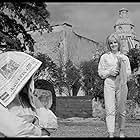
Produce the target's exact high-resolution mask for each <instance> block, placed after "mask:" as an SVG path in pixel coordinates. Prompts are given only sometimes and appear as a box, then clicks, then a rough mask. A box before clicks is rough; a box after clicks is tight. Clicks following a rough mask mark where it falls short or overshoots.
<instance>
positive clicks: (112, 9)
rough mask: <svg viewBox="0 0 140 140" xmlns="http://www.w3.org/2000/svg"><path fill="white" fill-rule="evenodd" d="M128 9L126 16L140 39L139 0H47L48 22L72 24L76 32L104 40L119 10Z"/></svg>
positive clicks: (117, 16) (111, 28)
mask: <svg viewBox="0 0 140 140" xmlns="http://www.w3.org/2000/svg"><path fill="white" fill-rule="evenodd" d="M122 8H127V9H128V17H129V19H130V20H131V21H132V23H133V24H134V26H135V28H134V31H135V32H136V38H138V39H140V2H134V3H133V2H130V3H129V2H87V3H86V2H60V3H59V2H52V3H51V2H48V3H47V9H48V11H49V12H50V21H49V22H50V24H51V25H56V24H63V23H64V22H66V23H69V24H71V25H72V29H73V31H74V32H76V33H77V34H79V35H81V36H84V37H87V38H89V39H92V40H94V41H97V42H99V41H101V42H104V41H105V39H106V37H107V36H108V35H109V34H110V33H113V32H114V25H115V23H116V21H117V19H119V12H118V11H119V10H120V9H122Z"/></svg>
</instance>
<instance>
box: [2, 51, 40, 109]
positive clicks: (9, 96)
mask: <svg viewBox="0 0 140 140" xmlns="http://www.w3.org/2000/svg"><path fill="white" fill-rule="evenodd" d="M41 63H42V62H41V61H39V60H37V59H35V58H34V57H32V56H30V55H28V54H26V53H24V52H16V51H10V52H5V53H2V54H0V103H1V104H3V105H4V106H5V107H6V106H7V105H8V104H10V103H11V102H12V101H13V99H14V98H15V96H16V95H17V94H18V92H19V91H20V90H21V89H22V88H23V87H24V85H25V84H26V82H27V81H28V80H29V79H30V78H31V76H32V75H33V74H34V72H35V71H36V70H37V69H38V68H39V67H40V65H41Z"/></svg>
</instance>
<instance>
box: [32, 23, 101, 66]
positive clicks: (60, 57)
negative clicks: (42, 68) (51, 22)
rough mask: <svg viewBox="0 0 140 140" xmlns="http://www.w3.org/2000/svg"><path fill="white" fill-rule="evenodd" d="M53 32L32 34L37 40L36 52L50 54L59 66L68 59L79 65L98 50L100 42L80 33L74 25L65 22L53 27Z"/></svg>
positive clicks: (89, 58)
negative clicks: (75, 29)
mask: <svg viewBox="0 0 140 140" xmlns="http://www.w3.org/2000/svg"><path fill="white" fill-rule="evenodd" d="M52 28H53V30H52V32H50V33H48V32H47V31H44V32H43V33H42V35H40V33H39V32H37V31H36V32H31V33H30V34H31V35H32V37H33V38H34V40H35V41H36V43H35V47H34V49H35V52H41V53H46V54H48V55H49V56H50V57H51V58H52V60H53V61H54V62H55V63H56V64H57V65H58V66H64V65H65V64H66V62H67V61H68V60H71V61H72V62H73V64H74V65H75V66H77V67H79V65H80V63H81V62H83V61H89V60H91V59H92V58H93V55H95V53H96V52H97V50H98V45H99V43H98V42H96V41H94V40H91V39H88V38H86V37H83V36H80V35H78V34H77V33H76V32H75V31H73V28H72V25H70V24H67V23H64V24H59V25H55V26H53V27H52Z"/></svg>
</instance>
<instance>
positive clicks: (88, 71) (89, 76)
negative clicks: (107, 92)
mask: <svg viewBox="0 0 140 140" xmlns="http://www.w3.org/2000/svg"><path fill="white" fill-rule="evenodd" d="M99 59H100V57H95V58H94V59H93V60H90V61H87V62H83V63H81V67H80V68H81V70H82V74H83V76H84V79H83V82H84V89H85V90H86V93H87V95H91V96H93V97H95V98H97V97H98V98H100V99H103V80H102V79H101V78H100V77H99V75H98V62H99Z"/></svg>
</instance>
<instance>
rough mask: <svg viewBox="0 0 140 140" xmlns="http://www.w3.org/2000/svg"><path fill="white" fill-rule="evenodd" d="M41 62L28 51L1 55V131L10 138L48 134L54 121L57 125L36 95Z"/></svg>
mask: <svg viewBox="0 0 140 140" xmlns="http://www.w3.org/2000/svg"><path fill="white" fill-rule="evenodd" d="M41 64H42V62H40V61H39V60H37V59H35V58H34V57H32V56H30V55H28V54H26V53H24V52H17V51H8V52H4V53H1V54H0V116H1V117H0V133H2V134H3V135H4V136H6V137H48V136H49V135H50V133H49V132H48V131H47V128H48V127H49V125H50V123H53V124H54V125H53V126H54V127H55V128H57V117H56V116H55V114H53V112H51V110H49V109H45V107H44V106H43V105H42V104H41V102H40V101H39V99H38V98H37V97H36V96H34V92H35V89H34V74H35V72H36V71H37V70H38V69H39V67H40V66H41ZM51 127H52V125H51Z"/></svg>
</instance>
